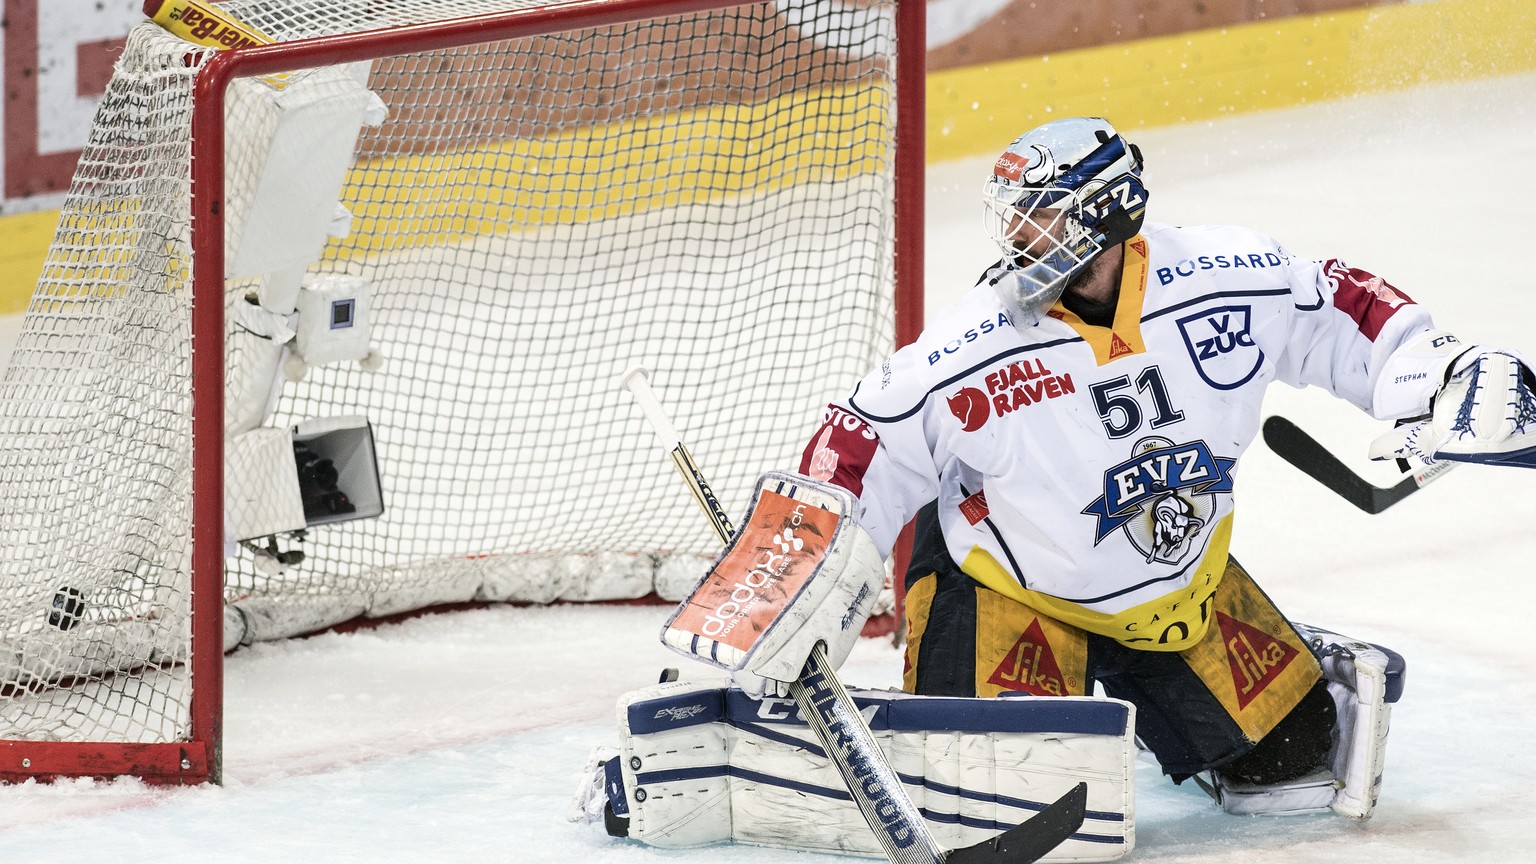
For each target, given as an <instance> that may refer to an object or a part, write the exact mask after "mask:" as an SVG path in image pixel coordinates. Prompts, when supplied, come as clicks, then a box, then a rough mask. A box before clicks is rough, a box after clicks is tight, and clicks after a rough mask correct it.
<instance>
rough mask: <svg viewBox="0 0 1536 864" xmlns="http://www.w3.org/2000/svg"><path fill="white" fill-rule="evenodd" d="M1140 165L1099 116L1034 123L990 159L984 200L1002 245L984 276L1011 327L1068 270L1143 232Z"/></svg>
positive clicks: (1035, 312) (1041, 309)
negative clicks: (998, 264)
mask: <svg viewBox="0 0 1536 864" xmlns="http://www.w3.org/2000/svg"><path fill="white" fill-rule="evenodd" d="M1141 165H1142V160H1141V151H1140V149H1138V148H1137V147H1136V145H1135V144H1132V143H1130V142H1129V141H1127V140H1125V138H1123V137H1122V136H1121V135H1120V133H1118V132H1116V131H1115V127H1113V126H1111V125H1110V124H1109V123H1108V121H1106V120H1103V119H1101V118H1098V117H1075V118H1071V119H1067V120H1057V121H1054V122H1051V123H1047V124H1045V125H1043V126H1039V127H1037V128H1035V129H1032V130H1030V131H1029V132H1026V133H1024V134H1023V135H1020V136H1019V137H1018V138H1016V139H1014V142H1013V143H1012V144H1010V145H1008V149H1007V150H1004V151H1003V154H1002V155H1001V156H999V157H998V159H997V162H996V164H995V165H994V166H993V168H992V175H991V176H990V177H988V178H987V181H986V184H985V186H984V187H983V189H982V201H983V202H984V203H985V205H986V211H985V221H986V228H987V235H988V236H989V237H991V238H992V240H993V241H994V242H996V243H997V245H998V247H999V248H1001V249H1002V251H1003V269H1002V271H1001V272H1000V273H996V272H994V273H993V274H991V275H992V284H993V287H994V288H995V289H996V290H997V292H998V296H999V297H1001V298H1002V300H1003V304H1004V305H1005V306H1006V307H1007V309H1008V313H1009V316H1010V317H1011V318H1012V319H1013V322H1014V325H1015V326H1017V327H1028V326H1033V325H1035V324H1037V323H1039V321H1040V317H1041V316H1042V315H1044V314H1045V312H1046V310H1048V309H1050V308H1051V305H1052V304H1054V303H1055V302H1056V300H1057V299H1058V298H1060V297H1061V294H1062V292H1063V291H1065V290H1066V288H1067V285H1068V284H1070V282H1071V280H1072V277H1073V276H1075V275H1077V274H1079V273H1081V272H1082V271H1083V270H1084V268H1086V267H1087V266H1088V264H1089V263H1091V262H1092V261H1093V260H1094V259H1095V258H1096V257H1098V256H1099V254H1101V253H1102V252H1103V251H1104V250H1106V249H1109V248H1111V247H1113V246H1115V245H1117V244H1120V243H1123V242H1125V241H1126V240H1129V239H1131V238H1132V237H1134V236H1136V232H1137V231H1140V230H1141V223H1142V220H1143V219H1144V218H1145V216H1146V207H1147V190H1146V187H1145V186H1143V185H1142V183H1141Z"/></svg>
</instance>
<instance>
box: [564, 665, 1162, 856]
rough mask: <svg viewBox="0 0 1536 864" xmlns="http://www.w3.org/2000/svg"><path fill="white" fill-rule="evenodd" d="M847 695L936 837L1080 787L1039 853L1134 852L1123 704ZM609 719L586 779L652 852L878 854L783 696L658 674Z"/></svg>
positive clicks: (1025, 810) (1011, 816)
mask: <svg viewBox="0 0 1536 864" xmlns="http://www.w3.org/2000/svg"><path fill="white" fill-rule="evenodd" d="M854 700H855V703H856V704H857V705H858V706H859V709H860V712H861V713H862V714H863V715H864V716H865V718H866V720H868V721H869V724H870V727H871V729H872V731H873V732H874V734H875V738H876V740H877V741H878V742H879V744H880V747H881V749H882V750H883V751H884V752H885V754H886V756H887V758H889V759H890V761H891V765H892V767H893V768H894V769H895V771H896V773H897V774H898V776H900V777H901V779H902V783H903V786H904V788H905V790H906V792H907V794H908V795H909V796H910V797H911V798H912V801H913V803H914V804H916V805H917V807H918V808H919V810H920V811H921V812H922V813H923V816H924V818H925V820H926V821H927V824H928V827H929V829H930V831H931V832H932V834H933V837H934V839H935V840H936V841H937V842H938V843H940V844H941V845H944V846H946V847H950V848H955V847H961V846H968V845H972V844H974V843H978V842H981V841H982V840H985V839H987V838H989V837H992V836H995V835H996V834H998V833H1000V832H1001V831H1004V830H1007V829H1008V828H1011V827H1013V826H1014V825H1017V824H1019V823H1022V822H1024V821H1025V820H1027V819H1028V818H1029V817H1030V816H1032V815H1034V814H1035V813H1037V812H1038V811H1039V809H1040V808H1041V807H1043V806H1044V805H1045V804H1048V803H1049V802H1051V801H1053V800H1055V799H1056V798H1057V797H1059V796H1060V795H1061V794H1063V793H1065V792H1066V791H1067V790H1068V789H1070V788H1071V787H1072V786H1074V785H1076V784H1077V783H1078V782H1079V781H1086V782H1087V783H1088V817H1087V821H1085V823H1084V824H1083V827H1082V828H1081V829H1080V830H1079V831H1078V832H1077V833H1076V834H1074V835H1073V837H1072V838H1071V839H1069V840H1067V841H1066V842H1065V843H1063V844H1062V845H1061V846H1059V847H1057V849H1056V850H1054V851H1053V852H1052V853H1051V855H1050V856H1049V857H1048V858H1047V859H1046V860H1051V861H1108V860H1112V859H1115V858H1118V857H1120V856H1122V855H1124V854H1126V853H1127V852H1129V851H1131V849H1132V848H1133V847H1134V845H1135V820H1134V814H1133V805H1134V798H1133V793H1134V782H1133V780H1134V760H1135V754H1136V749H1135V746H1134V741H1133V738H1134V736H1133V726H1134V709H1133V708H1132V707H1131V706H1130V705H1129V704H1128V703H1124V702H1120V701H1118V700H1113V699H1104V698H1093V697H1060V698H1057V697H1051V698H1035V697H1023V698H1008V699H961V698H945V697H923V696H911V695H908V694H899V693H891V692H888V691H854ZM619 723H620V730H621V736H622V746H621V748H620V751H619V752H618V754H617V755H615V756H613V757H612V758H609V759H606V760H603V761H601V762H600V763H595V764H594V765H592V766H590V779H589V780H588V782H587V783H585V784H584V786H583V789H584V790H585V793H586V794H588V795H590V793H591V790H595V789H598V788H602V789H604V790H605V793H606V795H607V796H608V799H609V800H608V801H607V809H608V810H609V811H610V812H612V813H615V814H618V813H627V814H628V823H627V826H622V827H621V828H620V829H619V830H617V831H616V830H615V829H614V826H613V825H612V820H610V826H609V827H610V833H621V832H622V833H627V835H628V836H629V837H630V838H632V839H635V840H639V841H642V842H644V843H647V844H650V845H653V846H659V847H665V848H682V847H691V846H700V845H704V844H709V843H717V842H721V841H725V840H734V841H736V842H741V843H749V844H754V845H762V846H773V847H778V848H785V849H796V850H806V851H820V852H834V853H843V854H848V853H852V854H862V855H881V854H883V847H881V845H880V844H879V842H878V841H877V840H876V838H875V836H874V834H873V833H872V832H871V831H870V830H869V827H868V825H867V824H866V823H865V822H864V819H863V817H862V816H861V815H860V813H859V810H858V807H857V806H856V805H855V804H854V803H853V801H852V799H851V798H850V796H849V795H848V792H847V790H846V788H845V787H844V786H843V784H842V780H841V778H840V777H839V775H838V774H837V771H836V769H835V768H834V767H833V766H832V765H831V764H830V763H829V762H828V760H827V758H826V755H825V753H824V752H823V751H822V750H821V747H820V744H819V742H818V741H817V739H816V738H815V736H814V734H813V733H812V732H811V730H810V729H809V727H807V726H806V725H805V723H804V722H803V721H802V720H801V719H800V717H799V715H798V712H797V710H796V708H795V705H794V703H793V702H792V701H790V700H787V699H776V698H769V699H764V700H756V699H752V698H750V697H749V696H747V695H746V694H745V693H743V692H742V691H740V690H737V689H734V688H723V687H720V686H718V685H700V684H697V683H675V684H661V685H656V686H654V687H650V688H646V689H644V690H640V691H636V692H634V693H630V694H627V695H626V696H624V697H623V698H622V699H621V700H620V703H619ZM615 772H616V773H617V774H618V777H619V779H620V781H621V782H619V783H617V784H615V783H613V782H611V778H612V775H613V774H614V773H615ZM578 809H579V811H581V812H584V813H586V814H587V815H586V817H585V818H586V819H587V821H595V818H596V814H597V813H598V812H599V810H600V809H601V808H600V807H599V806H594V804H593V803H592V802H591V801H590V800H588V801H587V802H586V804H585V805H584V806H581V807H579V808H578ZM573 818H575V817H574V815H573Z"/></svg>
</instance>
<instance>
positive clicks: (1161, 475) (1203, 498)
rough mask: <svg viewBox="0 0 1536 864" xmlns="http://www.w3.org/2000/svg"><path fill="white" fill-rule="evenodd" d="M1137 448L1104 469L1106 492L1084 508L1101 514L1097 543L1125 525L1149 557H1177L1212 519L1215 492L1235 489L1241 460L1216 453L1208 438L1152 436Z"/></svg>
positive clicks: (1166, 559)
mask: <svg viewBox="0 0 1536 864" xmlns="http://www.w3.org/2000/svg"><path fill="white" fill-rule="evenodd" d="M1133 451H1134V452H1135V455H1134V456H1132V457H1131V458H1129V459H1127V460H1125V461H1124V462H1121V463H1120V464H1118V465H1116V466H1114V467H1113V468H1110V469H1109V470H1108V471H1105V472H1104V494H1103V495H1102V496H1100V497H1099V498H1097V499H1096V500H1094V502H1093V503H1092V504H1089V505H1088V506H1087V507H1085V508H1083V510H1082V512H1083V513H1085V514H1087V515H1090V516H1094V517H1097V520H1098V524H1097V531H1096V532H1095V534H1094V537H1093V542H1094V545H1098V544H1099V542H1100V541H1102V540H1103V539H1104V538H1105V537H1107V536H1109V535H1110V534H1111V533H1113V532H1115V531H1118V530H1120V529H1122V528H1124V529H1125V531H1126V537H1127V539H1129V540H1130V541H1131V543H1132V544H1133V545H1134V546H1135V547H1136V548H1137V549H1139V550H1140V551H1141V552H1142V553H1143V554H1145V555H1146V556H1147V561H1148V562H1152V561H1161V562H1166V563H1172V562H1176V561H1178V560H1179V559H1180V558H1182V557H1183V556H1184V555H1185V554H1186V553H1187V552H1188V551H1189V550H1190V549H1191V548H1192V544H1193V540H1194V538H1195V536H1196V535H1197V534H1199V533H1200V531H1201V529H1203V528H1204V527H1205V526H1206V525H1207V524H1208V522H1209V519H1210V518H1211V516H1212V514H1213V513H1214V511H1215V496H1216V494H1218V493H1223V492H1231V491H1232V467H1233V466H1234V465H1236V464H1237V460H1236V459H1229V458H1227V457H1224V456H1215V455H1213V454H1212V453H1211V450H1210V448H1209V447H1208V446H1206V443H1205V442H1204V441H1191V442H1189V443H1186V444H1174V443H1173V442H1171V441H1169V440H1168V439H1166V438H1147V439H1143V440H1142V441H1140V442H1138V443H1137V445H1136V446H1135V447H1134V448H1133Z"/></svg>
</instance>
